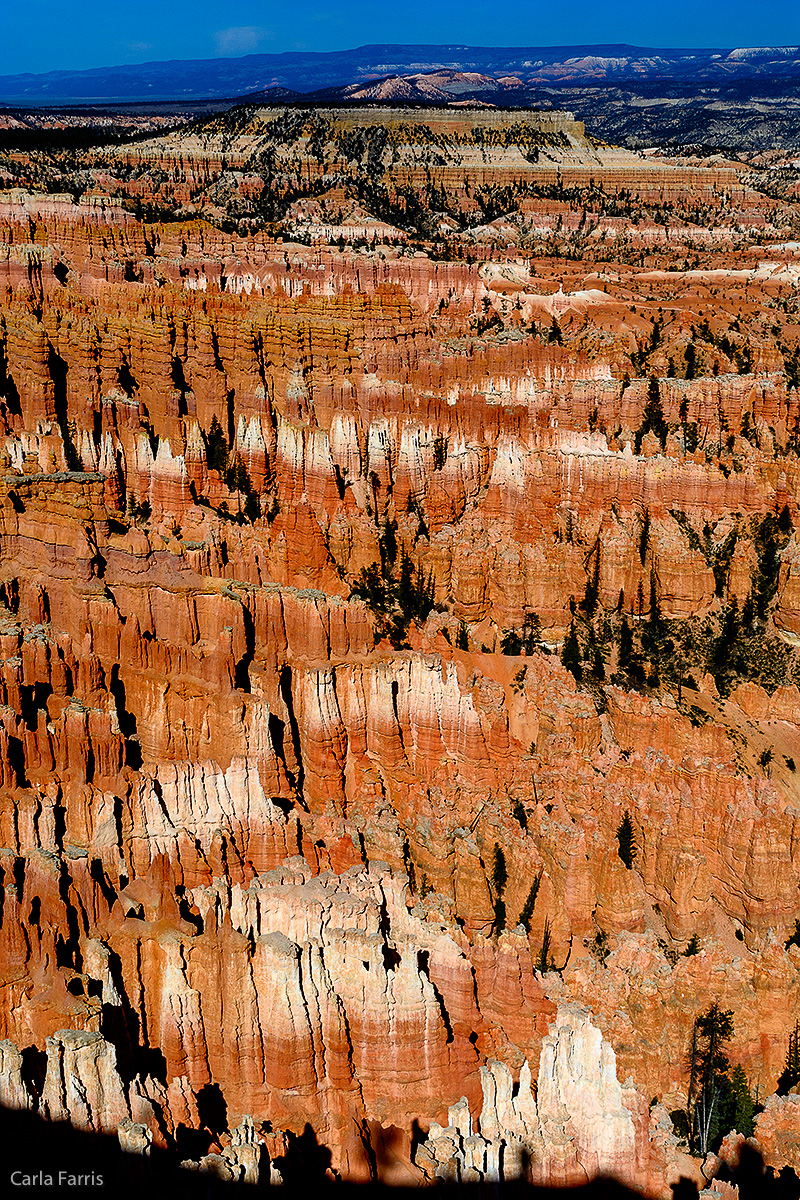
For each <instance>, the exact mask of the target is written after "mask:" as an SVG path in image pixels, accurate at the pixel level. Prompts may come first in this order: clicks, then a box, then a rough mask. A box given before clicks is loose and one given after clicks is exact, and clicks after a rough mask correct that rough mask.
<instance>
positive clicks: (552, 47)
mask: <svg viewBox="0 0 800 1200" xmlns="http://www.w3.org/2000/svg"><path fill="white" fill-rule="evenodd" d="M378 49H386V50H400V49H404V50H410V49H414V50H477V51H510V52H514V51H521V50H547V51H556V50H581V51H585V52H590V51H601V50H603V51H608V50H627V51H638V52H641V53H649V52H652V53H662V54H684V53H685V54H691V53H692V52H693V53H695V54H726V53H727V54H731V53H733V51H735V50H749V51H758V50H764V51H768V50H775V51H791V50H796V51H798V52H800V40H798V41H797V42H796V43H795V42H782V43H778V42H774V43H759V44H756V43H752V44H751V45H745V44H742V43H736V44H734V43H730V44H724V43H721V42H717V43H715V44H713V45H711V44H709V45H702V44H700V43H699V42H698V43H692V44H690V45H685V46H678V45H668V44H666V43H664V42H661V43H658V44H655V43H650V44H645V43H643V42H625V41H607V42H582V41H574V42H513V43H512V42H466V41H463V40H458V41H455V40H454V41H445V42H415V41H399V42H363V43H361V44H359V45H353V46H342V47H336V48H333V49H319V48H317V47H310V46H309V47H307V48H304V49H290V50H258V51H252V52H250V53H247V54H235V55H229V54H206V55H204V56H202V57H200V56H187V57H171V58H147V59H141V60H137V61H136V62H102V63H96V64H95V65H93V66H90V67H89V66H87V67H52V68H50V69H49V70H45V71H0V78H2V79H8V78H20V79H24V78H28V77H30V78H41V77H42V76H47V75H89V74H93V73H95V72H99V71H125V72H129V71H135V70H137V69H138V68H140V67H153V66H171V65H172V64H176V65H177V64H181V65H189V64H193V63H210V62H230V63H236V62H247V61H253V60H262V59H286V60H290V59H299V58H305V57H306V56H308V57H313V56H315V55H319V56H325V55H330V56H332V57H333V56H335V55H345V54H357V53H359V52H361V51H365V50H378ZM419 69H420V70H422V69H427V70H436V69H437V68H436V67H435V66H430V67H425V68H423V67H422V66H420V68H419Z"/></svg>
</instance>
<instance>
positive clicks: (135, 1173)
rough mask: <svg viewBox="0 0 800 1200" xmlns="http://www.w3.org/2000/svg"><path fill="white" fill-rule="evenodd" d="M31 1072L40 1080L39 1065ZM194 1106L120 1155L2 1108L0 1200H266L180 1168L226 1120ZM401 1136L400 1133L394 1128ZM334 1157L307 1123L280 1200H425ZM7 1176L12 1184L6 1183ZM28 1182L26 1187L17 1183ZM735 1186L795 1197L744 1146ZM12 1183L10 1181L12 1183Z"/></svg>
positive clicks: (473, 1190)
mask: <svg viewBox="0 0 800 1200" xmlns="http://www.w3.org/2000/svg"><path fill="white" fill-rule="evenodd" d="M30 1069H31V1070H32V1072H33V1073H34V1074H36V1075H37V1077H38V1075H39V1074H40V1070H41V1065H40V1063H39V1062H38V1061H37V1062H32V1063H31V1065H30ZM200 1096H201V1097H202V1101H201V1100H200V1097H198V1101H199V1103H198V1107H199V1108H200V1110H201V1116H202V1119H203V1120H204V1122H205V1124H206V1129H205V1130H204V1131H197V1130H186V1129H183V1130H181V1131H180V1133H179V1138H178V1140H177V1145H176V1146H175V1147H174V1148H173V1149H172V1150H169V1151H167V1150H159V1149H157V1148H155V1147H154V1148H153V1149H152V1151H151V1154H150V1155H149V1156H147V1157H145V1156H140V1155H133V1154H126V1153H124V1152H123V1151H122V1150H121V1148H120V1145H119V1142H118V1140H117V1138H116V1137H113V1136H110V1135H99V1134H91V1133H84V1132H81V1131H79V1130H75V1129H72V1128H70V1126H69V1125H66V1124H64V1123H51V1122H48V1121H43V1120H41V1119H40V1118H39V1117H37V1116H36V1115H34V1114H32V1113H30V1112H17V1111H13V1110H10V1109H3V1108H0V1147H2V1155H0V1195H9V1196H13V1195H20V1196H27V1197H38V1198H39V1200H46V1198H48V1197H50V1198H52V1197H59V1196H63V1197H64V1200H86V1198H93V1200H160V1198H161V1197H164V1198H165V1200H166V1198H169V1200H218V1198H219V1200H224V1198H226V1197H227V1198H229V1200H234V1198H238V1197H241V1196H252V1197H253V1200H257V1198H258V1197H259V1196H264V1195H265V1194H269V1193H268V1177H269V1172H268V1167H267V1163H266V1161H265V1162H264V1164H263V1170H262V1177H263V1178H262V1182H261V1183H260V1184H259V1185H258V1186H247V1185H244V1184H231V1183H225V1182H223V1181H221V1180H219V1179H217V1178H215V1176H214V1175H213V1174H209V1173H207V1172H204V1171H198V1170H189V1169H185V1168H182V1167H181V1165H180V1164H181V1160H182V1159H186V1158H189V1157H191V1158H195V1159H196V1158H200V1157H201V1156H202V1155H203V1154H205V1153H207V1151H208V1146H209V1144H210V1141H211V1136H212V1132H213V1133H214V1134H218V1133H219V1132H221V1130H220V1129H219V1124H220V1121H222V1120H223V1119H224V1117H225V1116H226V1115H227V1114H226V1113H225V1102H224V1099H223V1098H222V1095H221V1093H220V1092H219V1089H216V1090H214V1087H213V1085H212V1086H210V1087H209V1088H208V1089H203V1090H202V1092H201V1093H200ZM388 1133H389V1136H388V1137H387V1140H386V1144H385V1145H384V1146H383V1147H382V1150H381V1154H382V1155H383V1154H385V1155H386V1157H387V1159H388V1158H390V1157H391V1156H392V1152H393V1150H394V1149H395V1145H394V1142H395V1137H394V1131H392V1130H390V1131H388ZM398 1133H399V1131H398ZM331 1161H332V1156H331V1152H330V1150H329V1149H328V1147H327V1146H324V1145H322V1144H320V1142H319V1140H318V1138H317V1136H316V1134H315V1132H314V1130H313V1129H312V1127H311V1125H310V1124H307V1125H306V1127H305V1129H304V1130H303V1132H302V1134H299V1135H295V1134H290V1135H289V1138H288V1149H287V1153H286V1154H285V1155H284V1156H283V1158H281V1159H277V1160H276V1162H275V1166H277V1167H278V1169H279V1170H280V1171H281V1173H282V1175H283V1178H284V1180H285V1186H284V1187H283V1188H282V1189H279V1191H278V1193H276V1194H277V1195H279V1196H280V1197H281V1200H290V1198H291V1200H294V1198H295V1197H297V1200H310V1198H311V1197H314V1196H316V1195H317V1194H318V1193H319V1192H320V1191H321V1192H322V1193H323V1194H325V1195H330V1197H331V1200H379V1198H380V1200H423V1198H424V1196H425V1195H427V1194H430V1193H429V1191H428V1189H427V1188H420V1187H389V1186H386V1185H382V1184H363V1185H358V1184H347V1183H341V1182H330V1179H331V1172H330V1170H329V1169H330V1166H331ZM12 1176H13V1179H12ZM24 1178H27V1180H28V1183H27V1184H23V1183H22V1180H23V1179H24ZM728 1178H729V1179H730V1182H732V1183H736V1184H737V1185H738V1186H739V1195H740V1197H741V1200H799V1198H800V1181H798V1178H797V1176H796V1175H795V1174H794V1172H792V1171H782V1172H781V1173H780V1175H778V1176H776V1175H775V1174H774V1173H773V1172H772V1171H770V1170H769V1169H766V1170H765V1169H764V1164H763V1161H762V1159H761V1156H760V1155H759V1154H758V1153H757V1152H756V1151H754V1150H752V1148H751V1147H748V1146H745V1147H743V1149H742V1156H741V1161H740V1164H739V1167H738V1168H737V1170H736V1171H733V1172H729V1173H728ZM15 1181H16V1182H15ZM672 1190H673V1196H674V1197H675V1200H691V1198H692V1197H696V1196H697V1188H696V1187H695V1186H694V1184H691V1183H689V1181H688V1180H683V1181H681V1182H680V1183H679V1184H676V1185H674V1186H673V1189H672ZM434 1193H435V1196H436V1197H437V1200H451V1198H452V1200H643V1198H644V1197H645V1196H646V1193H645V1192H644V1191H640V1190H637V1189H635V1188H628V1187H625V1186H624V1185H623V1184H620V1183H617V1182H616V1181H615V1180H612V1179H595V1180H593V1181H592V1182H591V1183H588V1184H584V1185H582V1186H580V1187H574V1188H562V1189H558V1188H540V1187H533V1186H531V1185H529V1184H526V1183H524V1182H522V1181H515V1182H510V1183H503V1184H486V1183H484V1184H464V1185H461V1186H458V1185H447V1184H442V1185H440V1186H438V1187H436V1188H435V1189H434Z"/></svg>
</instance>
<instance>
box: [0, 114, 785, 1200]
mask: <svg viewBox="0 0 800 1200" xmlns="http://www.w3.org/2000/svg"><path fill="white" fill-rule="evenodd" d="M392 112H393V110H380V111H372V112H371V113H370V110H359V112H358V114H356V115H353V114H351V115H350V116H349V117H348V116H347V115H346V114H344V115H342V114H341V113H340V114H339V115H335V116H330V114H329V115H328V116H325V114H324V113H323V114H322V115H320V114H317V116H315V117H313V119H312V117H310V116H309V115H308V114H302V113H299V114H297V113H295V115H294V117H292V114H291V113H289V114H287V115H286V116H284V115H283V114H282V113H281V112H280V111H279V112H277V113H276V112H271V113H266V112H261V113H256V114H252V115H251V117H248V118H247V120H245V119H244V118H242V120H243V121H244V124H243V126H242V128H236V129H232V128H229V127H228V126H227V125H226V123H225V122H226V120H227V118H223V117H219V118H214V119H213V120H212V121H210V122H209V123H207V124H206V125H200V126H193V127H191V128H189V129H186V130H183V131H182V132H180V133H173V134H169V135H164V136H162V137H157V138H153V139H151V140H149V141H140V142H136V143H135V144H131V145H129V146H114V147H111V148H110V149H107V150H103V149H94V150H92V151H86V152H85V155H84V157H83V158H82V159H81V163H82V166H81V172H82V174H81V175H80V180H79V181H78V182H80V187H78V186H77V184H76V186H75V187H73V182H74V180H73V170H74V168H73V166H72V165H71V160H69V159H68V158H67V157H66V156H62V157H59V156H58V155H56V159H55V160H54V161H55V162H56V166H55V167H54V168H53V170H54V172H56V174H57V176H58V177H57V178H56V177H55V176H54V177H53V179H49V178H48V180H47V181H46V182H47V186H48V187H49V188H50V192H47V193H46V192H44V191H43V190H42V181H41V180H38V179H37V178H35V174H36V170H37V168H36V165H35V163H34V162H33V160H29V159H26V158H25V156H17V158H13V156H11V157H9V156H8V155H6V154H5V152H3V154H4V157H2V159H1V160H0V167H2V170H3V172H4V176H3V178H4V179H6V181H7V182H8V183H9V185H10V186H9V189H8V190H7V191H5V192H4V193H2V196H0V288H2V291H0V458H2V470H0V585H2V592H0V599H1V600H2V608H1V609H0V872H2V877H3V892H2V909H1V910H0V1039H2V1040H0V1102H2V1103H3V1104H4V1105H8V1106H10V1107H14V1108H18V1109H32V1110H35V1111H38V1112H39V1113H41V1114H42V1115H44V1116H46V1117H48V1119H50V1120H54V1121H64V1120H69V1121H71V1122H72V1123H73V1124H74V1125H75V1126H76V1127H79V1128H81V1129H84V1130H88V1131H93V1132H98V1133H99V1132H102V1133H108V1132H116V1133H117V1134H118V1136H119V1139H120V1142H121V1144H122V1145H123V1146H124V1147H125V1148H126V1149H128V1150H130V1151H135V1152H137V1153H143V1154H147V1153H149V1152H150V1150H151V1148H153V1147H156V1148H157V1149H158V1148H162V1149H163V1148H167V1149H169V1150H171V1151H173V1152H175V1153H177V1152H178V1149H179V1145H180V1144H181V1142H180V1138H181V1133H180V1131H181V1128H183V1129H184V1130H193V1131H195V1132H196V1133H197V1134H198V1136H199V1138H200V1142H201V1143H202V1142H203V1139H205V1143H204V1144H203V1145H202V1146H201V1148H202V1149H204V1150H205V1151H206V1153H204V1154H203V1155H201V1156H200V1158H197V1157H195V1158H194V1160H193V1161H194V1162H195V1164H199V1167H198V1169H202V1170H208V1171H210V1172H212V1173H215V1174H217V1175H218V1176H219V1177H221V1178H225V1179H231V1180H237V1179H238V1180H246V1181H250V1182H253V1181H255V1180H257V1179H259V1178H260V1179H261V1180H262V1181H263V1180H265V1179H267V1178H270V1179H271V1180H272V1182H278V1181H279V1180H280V1179H282V1178H283V1177H284V1175H283V1174H282V1172H284V1174H285V1172H286V1171H287V1170H289V1169H290V1167H291V1162H292V1154H293V1153H295V1152H296V1148H297V1146H298V1145H301V1146H305V1145H306V1143H305V1142H301V1141H300V1140H299V1139H301V1138H303V1137H305V1136H306V1134H305V1133H304V1131H305V1127H306V1124H309V1125H310V1127H311V1136H313V1139H315V1144H317V1149H318V1150H319V1152H320V1153H319V1164H320V1172H324V1170H325V1169H327V1170H328V1171H329V1173H330V1174H331V1175H334V1176H337V1175H338V1176H339V1177H342V1178H346V1179H352V1180H362V1181H365V1180H369V1179H371V1178H374V1177H376V1175H377V1176H380V1177H381V1178H383V1179H386V1180H387V1181H391V1182H395V1183H408V1182H416V1183H419V1184H425V1183H426V1182H431V1181H433V1180H436V1179H462V1180H486V1181H494V1180H498V1179H501V1178H512V1177H515V1176H517V1175H527V1177H528V1178H530V1179H531V1180H533V1181H534V1182H536V1183H541V1184H547V1183H563V1184H566V1183H574V1182H576V1181H579V1180H584V1179H586V1178H587V1177H588V1178H591V1177H594V1176H597V1175H599V1174H612V1175H615V1176H617V1177H618V1178H620V1179H622V1180H625V1181H627V1182H629V1183H634V1184H637V1185H639V1186H641V1187H642V1188H644V1189H646V1190H649V1191H650V1192H652V1194H654V1195H665V1196H668V1195H669V1194H670V1190H669V1189H670V1185H671V1184H672V1183H673V1182H677V1180H678V1179H679V1178H680V1176H681V1174H684V1175H687V1176H690V1177H694V1178H697V1180H698V1181H702V1178H703V1176H702V1175H701V1174H699V1166H698V1164H697V1162H695V1161H694V1160H693V1159H692V1158H691V1157H689V1156H688V1152H687V1151H688V1148H687V1147H686V1146H684V1145H681V1144H680V1143H679V1141H678V1139H677V1137H676V1135H675V1133H674V1132H673V1130H672V1125H671V1122H670V1118H669V1115H668V1114H669V1113H670V1112H673V1111H675V1110H676V1109H680V1108H682V1107H684V1106H685V1104H686V1099H687V1096H686V1089H687V1086H688V1077H687V1073H686V1069H685V1061H686V1060H685V1054H686V1050H687V1047H688V1044H689V1039H690V1036H691V1031H692V1027H693V1023H694V1020H695V1018H696V1017H697V1016H698V1014H701V1013H702V1012H704V1011H706V1010H707V1009H708V1008H709V1006H710V1005H711V1004H712V1003H713V1002H715V1001H716V1002H717V1003H718V1004H719V1005H720V1007H721V1008H722V1009H723V1010H726V1011H727V1010H730V1011H731V1012H732V1013H733V1022H734V1033H733V1037H732V1039H731V1041H730V1044H729V1046H728V1051H729V1055H730V1059H731V1061H732V1062H733V1063H736V1064H739V1063H741V1064H742V1065H743V1067H744V1068H745V1071H746V1073H747V1075H748V1077H749V1079H750V1080H751V1082H753V1083H754V1081H756V1080H758V1081H760V1082H759V1083H758V1087H759V1089H760V1095H761V1098H762V1099H763V1098H764V1097H766V1096H769V1094H770V1093H771V1092H772V1091H773V1090H774V1089H775V1086H776V1083H777V1080H778V1077H779V1076H780V1075H781V1072H782V1070H783V1068H784V1060H785V1055H786V1049H787V1038H788V1035H789V1033H790V1031H791V1030H792V1029H793V1028H794V1022H795V1019H796V1011H797V999H798V996H797V992H798V984H797V978H798V974H797V971H798V961H800V960H798V954H800V951H799V950H798V949H797V947H796V946H794V945H792V944H788V943H790V941H791V939H790V935H791V934H792V932H793V929H794V923H795V920H796V919H797V917H798V901H797V896H798V884H800V859H798V851H797V846H798V838H797V828H796V825H797V818H798V812H800V793H798V784H797V781H796V780H797V776H796V764H797V763H800V735H799V733H798V726H799V725H800V692H799V691H798V684H799V683H800V667H798V652H797V649H796V647H797V645H798V639H800V589H798V584H797V580H798V574H799V572H798V566H797V546H796V536H795V524H796V523H797V519H798V506H797V491H798V470H797V446H798V430H800V400H799V399H798V388H797V381H796V379H795V375H794V373H793V372H795V370H796V362H797V357H796V350H795V347H796V345H797V340H798V332H799V331H798V328H797V325H796V323H795V314H794V309H793V307H792V305H793V304H794V300H793V297H794V289H795V287H796V283H797V279H798V278H799V277H800V274H799V272H800V263H798V260H797V254H796V251H795V249H793V248H792V238H791V236H790V235H791V230H792V228H793V222H794V221H795V220H796V213H795V210H794V209H793V208H792V206H791V204H789V203H788V202H784V201H780V200H776V199H774V198H771V197H770V196H767V195H764V194H762V193H760V192H757V191H755V190H753V189H752V188H750V187H749V186H748V183H747V181H746V180H745V179H744V178H743V177H742V173H741V169H740V168H739V167H737V166H736V165H735V164H720V163H719V162H716V163H714V164H706V165H705V166H704V165H703V164H702V163H701V162H695V163H692V164H687V163H683V164H682V165H676V164H675V163H672V162H670V161H669V160H665V159H652V158H645V157H642V156H637V155H634V154H632V153H628V152H623V151H617V150H614V149H613V148H609V147H605V146H602V145H599V146H598V145H596V144H594V143H593V142H592V141H591V140H590V139H588V138H587V136H586V134H585V132H584V131H583V130H582V128H581V127H580V124H579V123H576V122H572V121H571V120H570V119H569V118H567V117H564V118H563V120H562V119H561V118H560V117H559V118H558V120H557V121H556V120H555V118H553V121H554V122H555V123H553V122H551V123H550V125H547V123H546V122H545V121H544V118H542V119H541V120H540V121H539V123H538V124H537V120H539V119H538V118H534V117H533V116H531V115H530V114H528V115H527V116H526V117H525V120H524V121H523V120H520V121H519V122H515V121H512V120H511V118H510V116H509V114H492V113H483V112H482V113H481V114H480V119H478V116H477V115H476V114H475V113H472V112H470V113H465V112H464V111H460V110H458V109H451V110H446V111H445V112H444V115H442V113H441V112H438V113H437V114H432V115H431V118H430V121H429V122H428V124H427V126H423V125H421V124H420V118H419V115H418V114H416V113H415V114H412V115H409V114H408V113H406V114H404V115H403V114H401V116H402V120H400V118H399V117H397V116H393V115H392ZM323 118H324V121H327V122H328V124H325V123H324V121H323ZM367 118H369V119H367ZM231 120H233V118H231ZM320 121H322V122H323V123H322V124H320V123H319V122H320ZM248 122H249V123H248ZM425 129H427V132H425ZM82 153H83V152H82ZM254 155H256V156H258V157H257V159H256V158H254V157H253V156H254ZM264 156H266V157H264ZM270 156H272V157H270ZM270 164H271V165H270ZM76 178H77V177H76ZM364 180H367V181H369V187H367V186H366V184H365V183H364ZM280 181H282V182H280ZM357 184H358V186H357ZM11 185H13V186H11ZM78 192H82V193H83V194H82V195H81V196H80V198H79V200H78V201H75V200H74V195H75V194H77V193H78ZM145 201H146V202H147V204H148V205H150V206H151V207H150V208H147V207H143V205H144V204H145ZM156 204H157V205H160V206H161V210H160V215H161V216H164V215H165V214H166V215H169V216H171V217H174V218H175V219H174V220H160V219H159V220H156V219H152V220H151V219H150V218H151V217H152V218H156V217H158V216H159V212H158V211H156V210H155V209H154V208H152V206H153V205H156ZM179 210H180V211H179ZM690 347H692V349H691V350H690V349H689V348H690ZM793 364H795V365H794V366H793ZM626 814H627V821H628V822H629V828H630V837H629V841H628V844H627V849H626V848H625V846H624V845H623V840H621V837H620V830H621V829H623V828H626V827H627V826H626ZM695 937H696V939H697V940H696V942H693V939H694V938H695ZM690 947H691V948H692V949H696V950H697V951H698V952H697V953H689V954H688V955H687V954H686V953H685V951H686V950H687V949H689V948H690ZM31 1062H33V1063H35V1064H38V1066H37V1067H36V1069H35V1070H32V1069H31V1068H30V1066H29V1064H30V1063H31ZM534 1080H535V1081H537V1082H536V1083H534ZM754 1086H755V1084H754ZM651 1099H655V1100H656V1101H657V1103H656V1104H654V1105H650V1101H651ZM791 1100H792V1097H791V1096H789V1097H784V1098H782V1099H779V1098H777V1097H776V1098H775V1099H773V1100H770V1101H769V1102H768V1103H767V1105H766V1107H765V1110H764V1112H763V1113H762V1114H761V1115H760V1116H759V1118H758V1123H757V1127H756V1137H757V1138H758V1139H759V1143H760V1144H762V1145H763V1147H764V1150H765V1154H767V1155H768V1161H769V1163H770V1165H773V1166H775V1167H776V1168H780V1167H781V1166H783V1165H785V1164H787V1163H788V1164H793V1163H795V1162H796V1158H797V1156H796V1148H793V1145H794V1144H793V1142H792V1138H791V1131H790V1129H789V1126H790V1125H791V1120H790V1118H791V1115H792V1109H791ZM212 1110H213V1112H217V1113H218V1112H219V1111H224V1113H225V1119H224V1121H221V1120H219V1119H216V1118H212V1117H210V1116H209V1113H210V1112H211V1111H212ZM196 1144H198V1143H196ZM314 1161H317V1160H316V1159H315V1160H314ZM287 1163H288V1164H289V1166H288V1167H287ZM286 1178H287V1179H288V1178H289V1176H288V1175H287V1176H286Z"/></svg>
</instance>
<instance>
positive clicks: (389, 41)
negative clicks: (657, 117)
mask: <svg viewBox="0 0 800 1200" xmlns="http://www.w3.org/2000/svg"><path fill="white" fill-rule="evenodd" d="M7 7H8V11H7V12H5V13H4V16H3V31H4V35H5V36H4V38H3V40H2V44H0V76H7V75H41V74H48V73H50V72H53V71H91V70H98V69H100V70H102V69H110V68H117V67H125V66H144V65H147V64H153V63H165V62H206V61H213V60H215V59H218V58H228V59H231V60H235V59H239V58H242V57H248V56H250V55H253V54H265V53H270V54H292V53H298V52H299V53H303V52H310V53H328V52H337V51H339V52H341V51H348V50H352V49H353V48H356V47H361V46H371V45H372V46H374V45H387V46H388V45H418V46H443V45H461V46H470V47H498V48H508V49H513V48H519V47H526V46H536V47H558V46H572V45H579V46H608V45H626V46H632V47H637V48H638V47H641V48H652V49H665V48H670V49H678V50H680V49H687V50H691V49H695V48H702V47H707V46H710V45H720V46H722V47H723V48H728V49H737V48H748V49H749V48H762V47H773V46H775V47H780V46H793V45H796V44H800V11H798V6H797V5H796V3H795V2H794V0H775V2H774V3H773V4H772V5H770V6H769V7H767V6H766V5H762V6H754V5H753V4H752V3H751V2H750V0H707V3H706V4H704V5H702V6H699V5H697V4H696V3H695V2H694V0H674V2H673V3H672V4H671V5H669V6H668V8H666V9H662V10H658V11H656V10H654V9H652V8H648V7H646V6H643V5H640V4H637V3H634V0H576V2H575V3H573V5H571V6H570V8H569V10H568V11H567V10H566V9H562V8H556V7H555V6H548V5H544V4H539V5H537V4H535V3H534V4H531V5H528V6H524V7H523V6H522V5H511V6H505V7H503V8H500V7H495V8H493V9H489V8H487V6H485V5H484V4H482V3H478V0H440V2H439V4H437V5H435V6H433V5H430V4H429V3H426V2H423V0H406V3H405V4H404V5H403V6H402V8H400V7H397V8H395V9H392V8H390V7H387V6H386V5H385V4H383V3H380V4H379V3H376V2H375V0H351V2H350V3H349V4H348V5H347V6H346V7H343V6H333V5H331V4H329V3H328V2H327V0H295V2H294V3H293V4H292V5H291V6H280V7H279V6H277V5H275V4H274V3H271V2H269V0H229V2H228V4H227V5H226V6H225V8H224V15H223V14H222V13H221V10H220V7H219V5H218V4H217V3H216V2H215V0H172V2H171V3H170V4H169V5H165V4H163V2H162V0H139V2H138V3H137V4H136V5H135V6H132V5H130V6H111V7H109V6H108V5H107V4H106V3H104V2H101V0H81V5H80V8H79V10H78V12H76V9H75V6H73V5H69V4H67V5H65V4H64V3H63V0H29V3H28V4H27V5H25V6H24V7H22V6H20V7H14V6H7ZM32 31H33V36H32Z"/></svg>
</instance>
